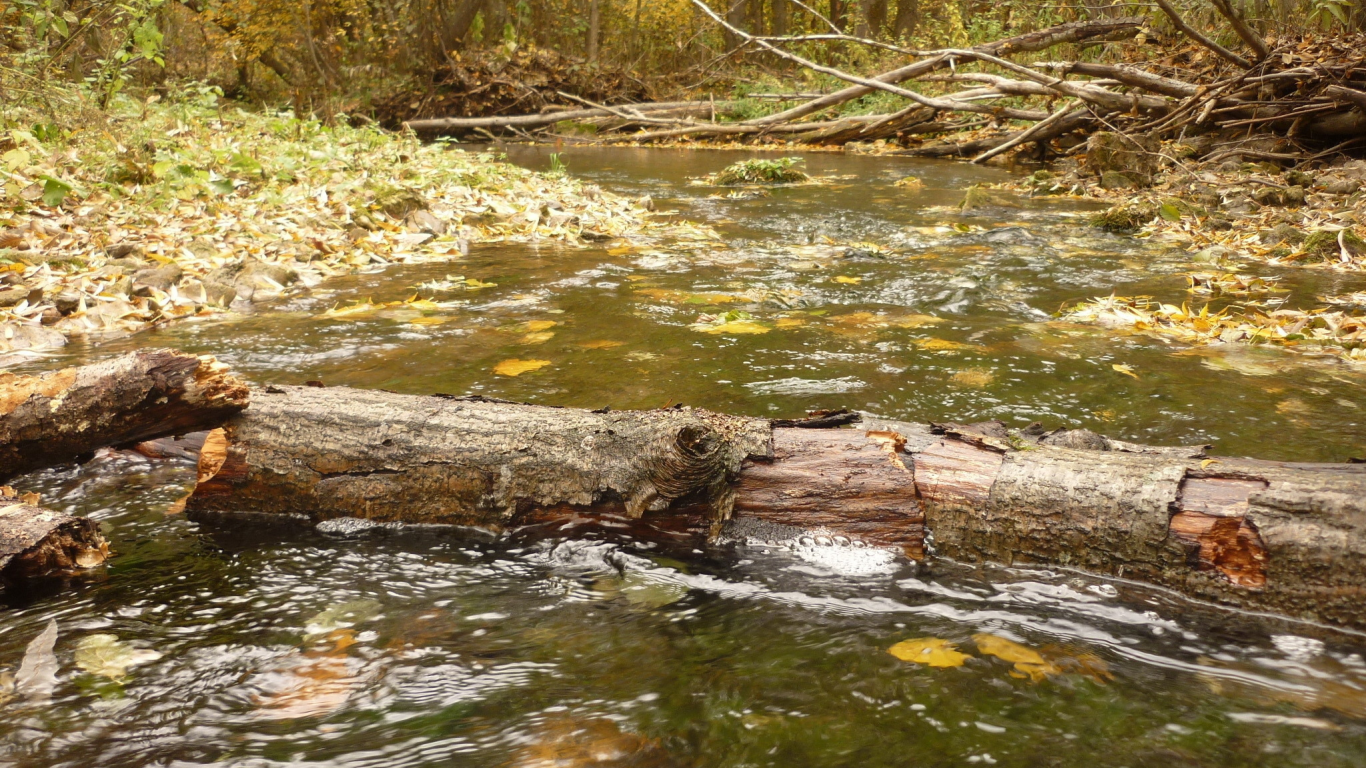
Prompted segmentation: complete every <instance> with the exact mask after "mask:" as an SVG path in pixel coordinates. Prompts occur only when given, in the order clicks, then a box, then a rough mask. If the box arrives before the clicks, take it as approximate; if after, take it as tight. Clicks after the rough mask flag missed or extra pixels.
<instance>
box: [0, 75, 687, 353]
mask: <svg viewBox="0 0 1366 768" xmlns="http://www.w3.org/2000/svg"><path fill="white" fill-rule="evenodd" d="M134 106H135V107H136V110H137V111H136V112H134V111H133V109H132V108H129V107H127V105H125V108H124V111H123V112H120V113H116V114H114V115H113V116H112V117H110V118H109V120H108V123H107V124H106V125H100V126H91V127H90V128H89V129H86V130H82V131H77V132H75V133H73V134H71V135H70V136H66V137H62V138H60V139H52V140H50V141H39V140H38V139H37V138H36V137H34V136H33V135H32V134H31V133H29V132H27V131H22V130H18V131H10V132H9V133H10V134H11V135H10V136H8V137H7V138H13V139H15V143H16V145H18V146H22V147H24V148H25V149H24V152H23V153H22V156H21V155H20V154H16V153H9V154H7V156H6V157H7V161H6V162H5V163H3V164H0V200H2V201H3V204H0V365H6V364H13V363H15V362H19V361H21V360H22V359H25V358H26V357H31V356H33V355H39V354H42V352H43V350H46V349H52V348H55V347H59V346H61V345H63V344H64V343H65V341H66V339H67V338H68V337H72V336H104V335H109V334H116V335H121V334H126V333H129V332H133V331H136V330H140V329H142V328H146V327H149V326H151V325H154V324H160V323H164V322H169V321H172V320H176V319H181V318H191V317H198V316H203V315H207V314H211V313H214V312H218V311H222V310H223V309H224V308H226V307H227V306H230V305H232V304H233V302H234V301H236V302H237V303H238V304H239V305H243V304H245V303H247V302H259V301H261V300H264V299H269V298H272V297H276V296H279V295H282V294H284V293H288V292H291V291H294V290H297V289H299V288H307V287H311V286H313V285H316V284H318V283H319V282H321V281H322V280H324V279H326V278H329V277H332V276H334V275H340V274H346V273H351V272H355V271H359V270H372V269H379V268H382V267H384V266H386V265H389V264H393V263H400V262H423V261H445V260H455V259H460V258H462V257H463V255H464V254H465V253H466V252H467V251H468V245H467V243H468V242H471V241H473V242H490V241H519V242H532V241H537V240H560V241H566V242H571V243H573V242H581V241H582V240H583V239H585V238H587V239H604V238H608V239H610V238H616V237H620V236H623V235H628V234H636V233H640V232H643V231H645V230H647V229H648V228H650V226H651V225H650V224H649V222H647V220H646V212H645V211H644V210H642V209H640V208H639V206H638V205H637V204H636V203H634V202H632V201H629V200H626V199H624V198H620V197H617V196H615V195H612V194H609V193H606V192H603V191H602V190H600V189H598V188H597V187H596V186H594V185H591V184H586V183H582V182H580V181H578V180H575V179H573V178H570V177H566V176H563V175H558V176H551V175H546V174H537V173H534V172H531V171H527V170H524V169H521V168H519V167H517V166H514V165H511V164H509V163H507V162H505V161H503V159H502V158H501V157H499V156H497V155H494V154H491V153H473V152H465V151H459V150H453V149H450V148H449V147H448V146H447V145H445V144H423V143H421V142H419V141H418V140H417V139H416V138H414V137H411V136H404V135H400V134H393V133H388V132H384V131H381V130H379V129H378V128H373V127H350V126H346V125H335V126H327V125H323V124H321V123H319V122H317V121H314V120H301V119H297V118H295V117H293V116H292V115H290V114H288V113H270V112H248V111H246V110H239V109H237V108H235V107H230V106H223V107H221V108H217V107H215V108H209V107H204V106H202V105H196V104H193V103H188V102H187V103H166V102H158V103H155V104H150V105H142V104H138V105H134ZM45 180H55V182H50V181H45ZM52 183H57V184H60V185H63V187H62V188H63V189H66V191H65V192H64V193H63V194H62V195H61V198H62V199H61V200H60V201H58V200H56V199H55V196H53V195H48V199H47V200H43V199H41V196H38V197H35V196H33V195H29V194H26V192H25V191H26V190H28V189H30V188H33V187H34V185H35V184H38V185H39V186H40V187H41V186H42V184H49V186H51V184H52ZM30 198H31V199H30ZM685 234H686V233H685ZM460 280H462V281H463V282H464V287H465V289H466V290H477V289H481V288H492V287H495V284H494V283H491V282H485V281H483V280H479V279H475V278H460Z"/></svg>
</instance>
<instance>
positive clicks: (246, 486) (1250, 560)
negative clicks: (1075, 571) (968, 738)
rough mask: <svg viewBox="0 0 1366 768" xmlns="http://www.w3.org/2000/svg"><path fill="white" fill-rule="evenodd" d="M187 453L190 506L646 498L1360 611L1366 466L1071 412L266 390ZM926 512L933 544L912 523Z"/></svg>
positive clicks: (551, 506) (553, 507)
mask: <svg viewBox="0 0 1366 768" xmlns="http://www.w3.org/2000/svg"><path fill="white" fill-rule="evenodd" d="M215 442H217V443H218V444H220V445H221V446H222V448H221V449H219V450H209V449H206V450H205V451H204V453H203V455H202V457H201V466H200V475H201V478H203V479H202V480H201V482H200V484H199V485H198V487H197V488H196V489H195V491H194V493H193V495H192V496H191V497H190V499H189V501H188V503H187V507H186V509H187V512H188V513H189V514H190V515H191V516H192V517H193V518H195V519H199V520H211V519H222V518H225V517H226V518H232V517H241V516H243V515H244V514H246V515H249V516H251V517H252V518H254V519H274V520H292V521H297V522H302V523H309V524H312V523H319V522H322V521H328V520H333V519H337V518H362V519H365V520H371V521H376V522H406V523H434V524H454V525H468V526H479V527H484V528H490V529H495V530H505V529H508V528H512V527H516V526H521V525H529V524H533V523H544V522H547V521H552V520H556V519H566V518H570V517H584V516H588V517H592V516H607V517H616V518H617V519H620V518H626V519H628V520H629V519H637V520H640V519H642V518H643V520H642V522H644V523H652V524H655V525H657V526H659V527H660V528H662V529H665V530H672V531H680V530H682V531H689V532H692V533H693V534H694V535H699V536H700V535H709V536H715V535H716V534H718V533H719V532H720V531H721V529H722V527H723V525H724V524H726V521H728V520H731V519H735V520H737V521H748V523H747V524H749V525H751V527H752V525H753V524H756V523H757V524H759V525H760V526H761V527H768V528H771V529H775V530H780V531H788V532H802V531H808V532H809V531H821V532H824V533H826V534H828V535H832V536H835V535H839V536H847V537H849V538H850V539H853V540H854V541H858V542H863V543H865V544H870V545H877V546H893V547H897V548H899V549H900V550H901V551H903V552H904V553H905V554H906V555H908V556H909V557H913V558H920V557H923V556H924V555H925V554H926V553H929V554H935V553H936V552H937V553H939V554H944V555H949V556H952V557H955V558H960V559H966V560H994V561H999V562H1006V563H1015V564H1024V563H1028V564H1037V565H1044V566H1053V567H1059V566H1060V567H1075V568H1081V569H1085V570H1088V571H1092V572H1097V573H1102V574H1110V575H1114V576H1119V577H1122V578H1128V579H1137V580H1141V581H1145V582H1148V583H1151V584H1156V585H1160V586H1164V587H1169V588H1171V589H1174V590H1177V591H1179V592H1182V593H1184V594H1187V595H1190V596H1192V597H1196V598H1199V599H1204V600H1212V601H1216V602H1221V603H1225V604H1229V605H1235V606H1239V607H1243V608H1249V609H1256V610H1271V611H1278V612H1281V613H1285V614H1288V615H1291V616H1295V617H1299V618H1305V619H1312V620H1318V621H1325V622H1331V623H1334V624H1339V625H1343V626H1349V627H1354V628H1358V629H1362V628H1366V600H1363V599H1362V598H1363V597H1366V467H1363V466H1358V465H1349V464H1342V465H1328V464H1285V463H1277V462H1258V461H1252V460H1242V459H1217V460H1216V459H1205V458H1204V457H1203V448H1202V447H1195V448H1154V447H1146V446H1138V445H1132V444H1128V443H1123V442H1120V441H1115V440H1109V439H1106V438H1103V437H1101V436H1099V435H1095V434H1094V433H1090V432H1087V431H1085V430H1076V431H1070V432H1069V431H1059V432H1056V433H1052V434H1047V435H1042V436H1039V435H1034V436H1031V435H1029V434H1018V433H1010V432H1008V431H1007V430H1006V429H1005V427H1004V425H1001V424H999V422H993V423H990V424H987V425H977V426H974V427H962V426H957V425H944V426H939V427H933V426H932V427H925V426H921V425H912V424H902V423H896V422H875V423H870V424H866V425H865V428H862V429H824V430H816V429H802V428H798V427H796V426H791V425H786V424H782V423H778V422H769V421H767V420H761V419H749V418H741V417H733V416H724V415H719V414H713V413H708V412H705V411H698V410H692V409H681V408H679V409H666V410H658V411H619V412H618V411H611V412H588V411H581V410H575V409H567V408H551V407H543V406H533V405H522V404H516V403H506V402H498V401H488V400H486V399H483V398H452V397H445V396H437V397H415V396H408V395H397V394H389V393H383V392H365V391H358V390H350V389H345V388H336V389H314V388H298V387H285V388H269V389H267V390H265V391H258V392H255V393H253V399H252V407H251V408H250V409H249V410H247V411H245V412H243V413H241V414H239V415H237V416H235V417H234V418H233V419H231V420H230V421H229V422H228V423H227V425H226V427H225V433H224V434H223V436H222V439H220V440H216V441H211V442H210V444H213V443H215ZM927 530H928V531H930V532H933V542H934V543H933V547H934V548H937V549H932V548H931V546H930V544H929V543H928V542H929V541H930V539H929V538H928V537H927V534H926V531H927Z"/></svg>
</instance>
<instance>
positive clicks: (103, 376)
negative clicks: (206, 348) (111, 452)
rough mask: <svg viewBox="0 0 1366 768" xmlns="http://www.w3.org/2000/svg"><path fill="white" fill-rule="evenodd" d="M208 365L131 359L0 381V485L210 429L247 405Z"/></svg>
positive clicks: (168, 354)
mask: <svg viewBox="0 0 1366 768" xmlns="http://www.w3.org/2000/svg"><path fill="white" fill-rule="evenodd" d="M247 394H248V390H247V387H246V385H245V384H243V383H242V382H241V381H239V380H237V379H236V378H234V377H233V376H232V375H231V374H229V373H228V371H227V367H226V366H224V365H221V364H220V363H218V362H217V361H216V360H214V359H213V358H212V357H196V356H194V355H186V354H181V353H179V352H174V351H171V350H164V349H159V350H158V349H154V350H144V351H140V352H133V353H131V354H127V355H124V356H122V357H118V358H115V359H113V360H108V361H105V362H102V363H95V364H93V365H86V366H81V367H79V368H66V369H63V370H60V371H56V372H53V373H47V374H43V375H41V376H18V375H14V374H0V481H3V480H5V479H7V478H9V477H13V476H15V475H18V474H20V473H23V472H28V471H31V470H34V469H38V468H40V467H45V466H51V465H53V464H60V463H62V462H65V461H70V460H72V459H75V458H77V457H79V456H81V455H83V454H87V453H90V452H91V451H93V450H95V449H96V448H100V447H102V446H107V445H123V444H128V443H136V442H140V441H142V440H150V439H152V438H156V437H162V436H165V435H176V434H185V433H189V432H194V431H197V430H201V429H207V428H210V427H214V426H217V425H218V424H220V423H222V421H223V420H224V419H226V418H227V417H228V416H231V415H232V414H234V413H236V412H237V411H240V410H242V409H243V408H245V407H246V404H247Z"/></svg>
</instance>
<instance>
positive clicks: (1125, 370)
mask: <svg viewBox="0 0 1366 768" xmlns="http://www.w3.org/2000/svg"><path fill="white" fill-rule="evenodd" d="M1110 367H1111V368H1113V369H1115V370H1116V371H1118V372H1119V373H1122V374H1124V375H1125V376H1132V377H1134V378H1135V379H1136V378H1138V374H1137V373H1134V369H1133V368H1132V367H1130V366H1128V365H1125V364H1124V363H1115V364H1114V365H1111V366H1110Z"/></svg>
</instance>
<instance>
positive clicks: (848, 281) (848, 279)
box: [835, 275, 863, 285]
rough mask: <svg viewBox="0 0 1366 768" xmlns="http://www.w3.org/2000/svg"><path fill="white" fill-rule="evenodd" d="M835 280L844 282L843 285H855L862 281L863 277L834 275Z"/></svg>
mask: <svg viewBox="0 0 1366 768" xmlns="http://www.w3.org/2000/svg"><path fill="white" fill-rule="evenodd" d="M835 282H837V283H844V284H845V285H856V284H858V283H861V282H863V278H861V277H850V276H848V275H835Z"/></svg>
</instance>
